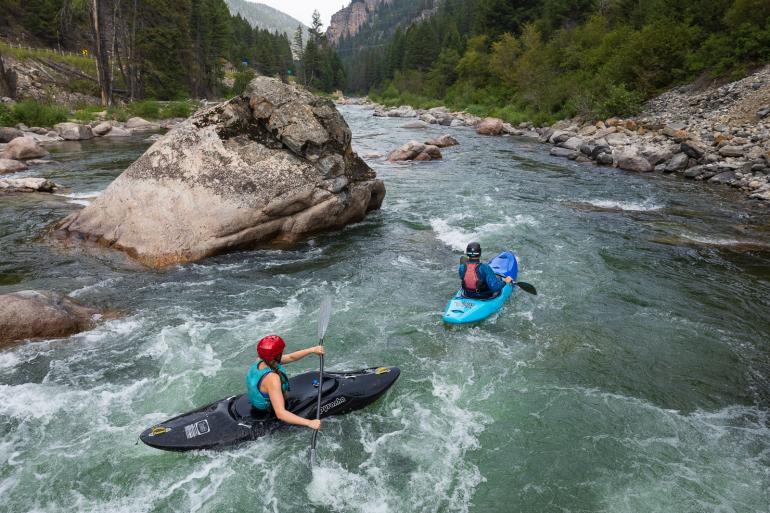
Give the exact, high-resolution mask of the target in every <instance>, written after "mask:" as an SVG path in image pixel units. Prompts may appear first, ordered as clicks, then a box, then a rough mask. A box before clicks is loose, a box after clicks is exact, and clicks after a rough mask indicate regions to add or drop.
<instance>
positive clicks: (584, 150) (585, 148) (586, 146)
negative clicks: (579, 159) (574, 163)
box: [580, 142, 596, 157]
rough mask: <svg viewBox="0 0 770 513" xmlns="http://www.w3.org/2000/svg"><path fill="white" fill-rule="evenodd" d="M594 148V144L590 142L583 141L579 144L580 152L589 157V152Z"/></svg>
mask: <svg viewBox="0 0 770 513" xmlns="http://www.w3.org/2000/svg"><path fill="white" fill-rule="evenodd" d="M595 148H596V146H595V145H593V144H591V143H587V142H584V143H583V144H581V145H580V153H582V154H583V155H586V156H588V157H590V156H591V154H592V153H593V152H594V149H595Z"/></svg>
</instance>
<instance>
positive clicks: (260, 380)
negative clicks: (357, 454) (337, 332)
mask: <svg viewBox="0 0 770 513" xmlns="http://www.w3.org/2000/svg"><path fill="white" fill-rule="evenodd" d="M285 348H286V343H285V342H284V341H283V339H282V338H281V337H279V336H278V335H268V336H266V337H264V338H263V339H262V340H260V341H259V343H258V344H257V354H258V355H259V358H260V359H259V360H257V361H256V362H254V363H253V364H252V365H251V367H250V368H249V372H248V374H246V389H247V390H248V392H249V399H250V400H251V404H252V406H254V408H256V409H258V410H263V411H267V410H269V409H270V408H272V409H273V411H274V412H275V416H276V417H278V418H279V419H281V420H282V421H284V422H286V423H288V424H296V425H298V426H306V427H309V428H311V429H321V421H320V420H317V419H312V420H311V419H303V418H302V417H300V416H298V415H294V414H293V413H291V412H290V411H288V410H287V409H286V403H285V401H286V392H287V391H288V390H289V377H288V376H287V375H286V369H284V368H283V365H281V362H283V363H291V362H296V361H297V360H301V359H302V358H304V357H306V356H309V355H311V354H317V355H319V356H320V355H322V354H324V346H314V347H308V348H307V349H302V350H301V351H294V352H293V353H289V354H287V355H285V356H284V354H283V350H284V349H285Z"/></svg>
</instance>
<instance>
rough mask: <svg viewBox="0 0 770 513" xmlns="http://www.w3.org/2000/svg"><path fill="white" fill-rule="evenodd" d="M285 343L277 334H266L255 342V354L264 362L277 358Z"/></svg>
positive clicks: (281, 352)
mask: <svg viewBox="0 0 770 513" xmlns="http://www.w3.org/2000/svg"><path fill="white" fill-rule="evenodd" d="M285 347H286V343H285V342H284V341H283V339H282V338H281V337H279V336H278V335H268V336H266V337H265V338H263V339H262V340H260V341H259V343H258V344H257V354H258V355H259V357H260V358H261V359H262V360H263V361H265V362H272V361H273V360H278V358H280V357H281V355H282V354H283V350H284V348H285Z"/></svg>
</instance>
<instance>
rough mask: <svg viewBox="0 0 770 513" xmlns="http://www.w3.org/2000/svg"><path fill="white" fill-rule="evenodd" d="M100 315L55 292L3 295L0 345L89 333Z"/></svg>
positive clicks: (0, 296) (93, 309)
mask: <svg viewBox="0 0 770 513" xmlns="http://www.w3.org/2000/svg"><path fill="white" fill-rule="evenodd" d="M99 313H100V312H99V310H97V309H95V308H89V307H87V306H85V305H83V304H81V303H79V302H77V301H74V300H73V299H70V298H69V297H67V296H64V295H62V294H59V293H56V292H50V291H41V290H22V291H20V292H13V293H11V294H0V344H3V343H8V342H13V341H16V340H25V339H31V338H58V337H67V336H69V335H72V334H73V333H77V332H79V331H83V330H86V329H89V328H90V327H91V326H92V325H93V324H94V322H95V321H96V319H97V316H98V315H99Z"/></svg>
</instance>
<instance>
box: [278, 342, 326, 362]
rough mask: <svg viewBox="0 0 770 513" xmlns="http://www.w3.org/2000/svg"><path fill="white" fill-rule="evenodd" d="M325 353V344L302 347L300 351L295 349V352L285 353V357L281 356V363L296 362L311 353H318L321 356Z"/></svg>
mask: <svg viewBox="0 0 770 513" xmlns="http://www.w3.org/2000/svg"><path fill="white" fill-rule="evenodd" d="M324 353H325V350H324V346H313V347H308V348H307V349H301V350H299V351H294V352H293V353H289V354H285V355H283V357H282V358H281V363H291V362H296V361H297V360H301V359H303V358H304V357H306V356H308V355H311V354H317V355H319V356H320V355H322V354H324Z"/></svg>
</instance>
